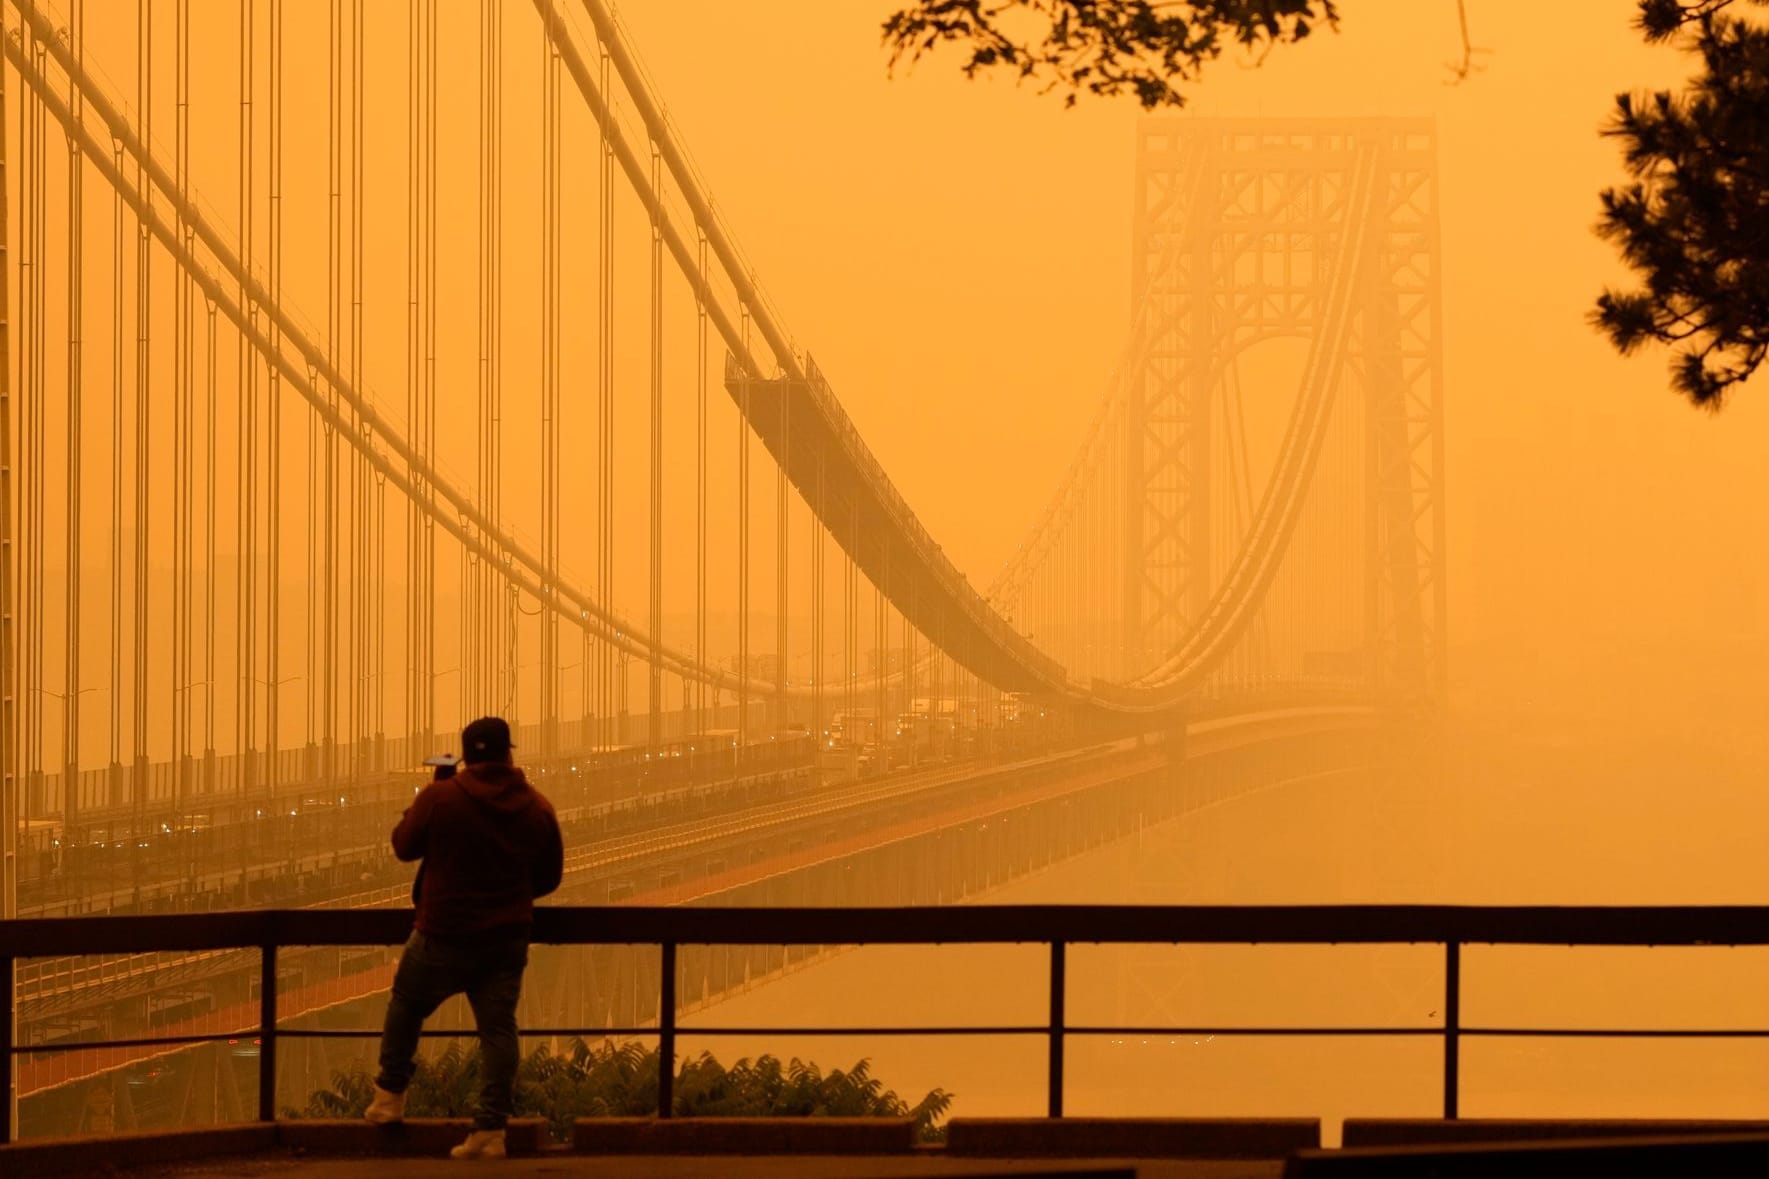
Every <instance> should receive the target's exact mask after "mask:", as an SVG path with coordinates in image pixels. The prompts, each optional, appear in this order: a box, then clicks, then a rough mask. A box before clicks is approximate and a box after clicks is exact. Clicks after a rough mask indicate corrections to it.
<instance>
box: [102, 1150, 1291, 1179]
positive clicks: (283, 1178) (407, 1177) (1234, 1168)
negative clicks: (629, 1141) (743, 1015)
mask: <svg viewBox="0 0 1769 1179" xmlns="http://www.w3.org/2000/svg"><path fill="white" fill-rule="evenodd" d="M1283 1169H1284V1165H1283V1164H1282V1163H1280V1162H1215V1161H1210V1162H1202V1161H1175V1160H1171V1159H1163V1160H1157V1161H1148V1160H1144V1161H1136V1160H1115V1161H1096V1160H1087V1159H1058V1160H1052V1159H1039V1160H1028V1159H1015V1160H1011V1161H1009V1160H994V1161H991V1160H989V1159H943V1158H910V1159H904V1158H879V1157H873V1158H853V1157H829V1158H825V1157H814V1156H807V1157H794V1158H788V1157H773V1158H739V1157H735V1156H731V1155H718V1156H703V1157H694V1156H685V1155H650V1156H630V1155H628V1156H607V1157H603V1158H584V1157H580V1156H577V1155H571V1154H560V1155H557V1156H555V1157H551V1158H544V1157H543V1158H527V1159H502V1160H498V1161H495V1162H491V1161H486V1160H478V1161H475V1162H454V1161H452V1160H449V1159H386V1158H360V1159H292V1158H289V1157H288V1156H286V1155H281V1156H252V1157H246V1158H233V1159H217V1160H212V1161H208V1162H203V1163H187V1164H184V1165H182V1166H178V1167H152V1168H141V1169H138V1170H119V1171H117V1172H115V1173H116V1174H117V1175H118V1176H119V1177H121V1176H129V1177H130V1179H167V1177H170V1176H186V1175H189V1176H204V1177H208V1179H224V1177H231V1176H239V1177H242V1179H244V1177H250V1179H420V1177H424V1176H432V1175H456V1174H460V1175H474V1176H487V1177H490V1176H511V1175H520V1176H557V1177H559V1179H629V1177H634V1176H643V1177H644V1179H702V1177H704V1176H718V1177H719V1179H921V1177H922V1176H927V1177H929V1179H932V1177H934V1176H971V1177H973V1179H982V1177H983V1176H992V1175H998V1176H1010V1175H1011V1176H1016V1177H1017V1176H1037V1175H1045V1176H1052V1177H1053V1179H1054V1177H1055V1176H1063V1175H1072V1176H1080V1175H1093V1176H1105V1175H1112V1176H1114V1177H1116V1176H1119V1175H1124V1174H1126V1173H1129V1174H1134V1175H1135V1176H1136V1179H1278V1176H1281V1175H1282V1174H1283Z"/></svg>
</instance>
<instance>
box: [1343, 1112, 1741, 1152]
mask: <svg viewBox="0 0 1769 1179" xmlns="http://www.w3.org/2000/svg"><path fill="white" fill-rule="evenodd" d="M1696 1134H1769V1121H1749V1122H1747V1121H1719V1120H1714V1121H1707V1120H1703V1121H1692V1120H1683V1119H1676V1120H1672V1119H1652V1120H1641V1119H1611V1118H1584V1119H1570V1118H1561V1119H1549V1118H1456V1119H1453V1120H1452V1119H1444V1118H1346V1119H1345V1130H1344V1133H1343V1135H1342V1137H1341V1142H1342V1144H1343V1145H1345V1146H1347V1147H1353V1146H1430V1145H1436V1144H1449V1143H1462V1142H1548V1141H1564V1140H1567V1139H1574V1138H1577V1139H1604V1138H1653V1137H1657V1138H1667V1137H1687V1136H1690V1135H1696Z"/></svg>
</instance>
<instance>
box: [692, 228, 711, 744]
mask: <svg viewBox="0 0 1769 1179" xmlns="http://www.w3.org/2000/svg"><path fill="white" fill-rule="evenodd" d="M696 254H697V260H698V262H699V264H700V284H699V286H698V288H697V290H696V292H695V298H694V312H695V319H696V325H695V359H694V384H695V407H696V408H695V427H694V462H695V474H694V666H695V668H696V669H697V670H698V671H699V672H700V675H701V677H702V678H701V679H699V680H698V681H696V683H695V686H694V732H695V734H696V735H699V734H702V733H705V732H706V730H707V723H706V679H705V676H706V383H707V377H706V366H707V365H708V364H709V363H710V362H711V360H712V358H711V356H709V355H708V348H707V334H706V329H707V322H706V298H705V291H706V281H707V278H706V273H707V272H706V230H705V229H704V228H703V229H701V230H700V231H699V234H698V241H697V243H696ZM715 703H716V701H715Z"/></svg>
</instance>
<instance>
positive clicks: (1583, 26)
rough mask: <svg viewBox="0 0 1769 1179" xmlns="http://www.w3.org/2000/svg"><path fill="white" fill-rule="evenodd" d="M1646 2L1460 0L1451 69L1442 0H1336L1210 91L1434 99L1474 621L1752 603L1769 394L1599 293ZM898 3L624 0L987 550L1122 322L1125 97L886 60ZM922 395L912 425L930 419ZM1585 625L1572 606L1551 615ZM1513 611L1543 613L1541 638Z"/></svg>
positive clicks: (1305, 98)
mask: <svg viewBox="0 0 1769 1179" xmlns="http://www.w3.org/2000/svg"><path fill="white" fill-rule="evenodd" d="M1633 7H1634V6H1633V4H1632V3H1631V2H1624V0H1609V2H1607V3H1603V4H1540V3H1535V2H1533V0H1471V3H1470V4H1469V9H1470V19H1471V22H1472V32H1473V37H1474V40H1475V42H1476V43H1477V44H1478V45H1481V46H1485V47H1488V48H1490V49H1491V50H1492V52H1491V53H1490V54H1489V55H1487V56H1486V57H1485V58H1484V59H1483V61H1484V65H1485V69H1484V70H1483V71H1482V72H1481V73H1479V74H1478V75H1476V76H1475V77H1473V78H1472V79H1470V80H1469V81H1468V82H1466V83H1464V84H1462V85H1460V86H1452V85H1449V84H1447V79H1448V72H1447V69H1446V67H1445V63H1446V62H1447V61H1449V60H1450V59H1452V58H1453V57H1454V56H1456V54H1457V51H1458V48H1459V43H1458V39H1457V35H1456V25H1455V13H1454V5H1453V4H1452V3H1451V0H1353V2H1351V3H1347V4H1345V5H1343V9H1344V20H1343V24H1342V28H1341V31H1340V32H1339V33H1338V34H1337V35H1331V36H1320V37H1317V38H1315V39H1313V40H1312V41H1310V42H1309V43H1307V44H1305V45H1302V46H1298V47H1286V48H1283V49H1280V50H1279V51H1277V52H1274V53H1273V54H1272V55H1271V57H1270V58H1269V60H1268V61H1267V63H1266V64H1265V65H1264V66H1263V67H1260V68H1250V66H1249V65H1248V64H1247V63H1246V62H1243V61H1235V60H1224V61H1222V62H1220V63H1218V64H1217V65H1215V66H1214V67H1213V68H1211V69H1210V71H1209V72H1208V73H1207V75H1206V77H1205V79H1204V81H1203V83H1202V84H1201V85H1198V86H1196V87H1194V88H1192V90H1191V91H1190V93H1191V96H1192V105H1191V110H1192V111H1193V112H1195V113H1197V114H1200V115H1217V116H1233V115H1255V114H1258V115H1266V116H1283V115H1287V114H1320V115H1331V114H1346V115H1364V114H1391V115H1433V116H1435V117H1436V118H1437V120H1438V129H1439V137H1440V148H1439V150H1440V158H1441V168H1442V174H1441V186H1442V187H1441V202H1442V210H1443V251H1444V262H1443V267H1444V307H1445V320H1446V330H1445V356H1446V363H1447V381H1446V407H1447V408H1446V413H1447V420H1448V446H1449V453H1448V459H1449V461H1448V472H1449V474H1448V479H1449V531H1450V561H1451V565H1450V586H1451V613H1452V618H1453V623H1452V625H1453V628H1454V638H1455V639H1456V641H1457V642H1458V643H1471V642H1480V641H1482V640H1485V639H1488V638H1494V637H1511V638H1514V639H1515V638H1521V637H1523V636H1536V635H1541V634H1546V633H1557V634H1563V635H1567V637H1569V638H1570V637H1573V636H1579V637H1580V638H1583V639H1588V640H1591V641H1594V642H1597V643H1599V644H1601V643H1604V642H1606V641H1608V636H1615V637H1616V639H1617V640H1619V639H1620V638H1621V636H1623V635H1625V634H1626V633H1628V632H1630V631H1635V630H1639V629H1648V630H1652V631H1657V632H1659V633H1662V634H1666V635H1669V634H1674V633H1679V632H1682V631H1685V630H1690V629H1693V630H1697V631H1712V632H1720V633H1724V632H1727V631H1731V630H1738V631H1745V632H1756V633H1761V632H1762V631H1763V630H1764V629H1765V628H1766V627H1769V576H1766V573H1769V570H1765V567H1764V561H1763V558H1762V557H1761V556H1760V551H1761V545H1760V544H1759V543H1757V542H1756V541H1755V540H1751V539H1746V538H1761V537H1762V536H1763V535H1764V533H1765V528H1766V527H1769V500H1766V497H1765V496H1764V494H1763V483H1762V478H1761V460H1760V456H1761V454H1762V452H1763V449H1764V443H1765V441H1766V440H1769V407H1765V406H1764V405H1762V404H1761V402H1762V397H1761V395H1760V393H1759V392H1758V389H1760V387H1761V386H1762V379H1761V378H1759V379H1758V380H1757V381H1756V382H1755V386H1756V388H1752V387H1747V388H1745V389H1743V390H1741V391H1740V392H1739V394H1738V395H1737V396H1736V397H1735V399H1734V404H1732V405H1731V406H1730V407H1729V408H1728V410H1727V411H1726V412H1725V413H1723V414H1721V415H1719V416H1717V417H1714V416H1709V415H1707V414H1703V413H1699V412H1695V411H1691V410H1689V409H1687V408H1685V407H1684V405H1682V404H1681V403H1680V402H1679V401H1678V400H1677V399H1676V398H1675V397H1674V396H1672V395H1671V394H1670V393H1669V392H1667V381H1666V374H1665V364H1666V362H1667V359H1668V358H1667V356H1666V355H1665V354H1663V353H1652V352H1649V353H1647V354H1645V355H1642V356H1639V357H1637V358H1634V359H1631V360H1622V359H1620V358H1618V357H1617V356H1616V355H1615V354H1614V353H1613V351H1612V350H1611V349H1610V347H1609V346H1608V344H1607V343H1605V342H1604V341H1602V340H1601V339H1599V338H1598V337H1597V336H1596V335H1595V334H1594V333H1593V332H1592V331H1591V330H1590V328H1589V327H1588V326H1587V325H1586V323H1585V315H1586V312H1587V311H1588V309H1589V308H1590V306H1591V303H1592V300H1593V299H1594V297H1595V295H1596V293H1597V292H1598V290H1599V289H1600V288H1601V286H1602V285H1603V284H1604V283H1605V282H1613V281H1616V280H1618V279H1619V278H1620V271H1619V267H1618V264H1617V263H1616V261H1615V260H1614V256H1613V251H1612V250H1611V248H1610V247H1609V246H1607V245H1605V244H1603V243H1601V242H1599V241H1598V240H1597V239H1596V238H1595V237H1594V236H1593V235H1592V233H1591V232H1590V230H1591V226H1592V225H1593V223H1594V222H1595V220H1596V215H1597V208H1598V205H1597V192H1598V191H1599V189H1600V188H1601V187H1603V186H1604V185H1606V184H1609V183H1613V182H1614V181H1615V180H1616V179H1617V178H1618V176H1619V168H1618V163H1617V159H1618V157H1617V151H1616V148H1615V145H1613V144H1612V143H1609V142H1607V141H1604V140H1602V139H1600V138H1599V136H1598V135H1597V130H1598V129H1599V128H1600V127H1601V126H1602V124H1603V123H1604V121H1605V120H1606V118H1607V116H1608V112H1609V110H1610V108H1611V105H1612V103H1613V98H1614V95H1615V93H1616V92H1617V91H1619V90H1622V89H1631V88H1632V89H1638V88H1645V87H1649V86H1664V85H1670V84H1674V83H1675V82H1676V81H1677V80H1678V79H1679V78H1680V77H1682V76H1683V75H1684V74H1685V73H1686V72H1687V71H1688V66H1689V62H1688V59H1687V58H1685V57H1684V56H1682V55H1680V54H1678V53H1676V52H1673V51H1670V50H1666V49H1654V48H1649V47H1647V46H1645V45H1644V44H1643V43H1642V42H1641V41H1640V39H1639V37H1638V35H1637V34H1636V33H1635V32H1634V31H1633V29H1632V28H1631V26H1630V21H1631V15H1632V12H1633ZM889 8H890V6H889V5H887V4H827V3H821V2H819V0H776V2H774V3H770V4H767V5H763V6H733V5H726V4H721V3H717V2H715V0H683V2H680V3H670V4H667V5H662V4H638V3H630V4H628V5H626V6H625V7H624V9H623V10H622V16H623V19H624V21H625V22H626V24H627V26H628V27H629V28H630V29H631V30H632V32H633V34H634V37H635V40H636V41H637V43H638V45H639V48H640V50H641V52H642V53H643V54H644V57H645V60H646V63H647V65H648V67H649V69H650V71H651V72H652V74H653V75H654V77H655V78H656V79H657V82H658V84H659V87H660V89H661V90H662V92H663V93H664V94H665V95H666V96H667V99H668V103H669V109H670V113H671V116H672V119H673V121H674V123H675V125H676V126H677V127H678V128H679V129H680V131H681V134H682V135H683V137H684V138H685V139H686V140H687V142H688V143H689V144H690V145H691V146H692V150H693V152H694V154H695V157H696V159H697V160H698V162H699V164H700V165H701V167H702V169H703V171H704V172H705V174H706V175H707V177H708V178H709V180H710V183H711V185H712V187H713V190H714V192H715V193H716V194H717V196H718V199H719V202H720V206H721V208H722V210H723V212H724V214H725V216H726V218H727V219H728V221H729V222H730V224H732V225H733V226H734V227H736V230H737V232H738V234H739V235H740V238H741V240H742V242H743V244H744V246H745V248H746V251H747V252H748V253H749V255H750V256H751V258H752V260H753V262H754V264H755V266H756V268H757V270H758V272H759V273H760V274H761V275H762V277H763V281H764V282H765V283H766V285H767V288H768V290H769V291H770V292H771V293H772V295H773V296H774V298H775V299H776V301H777V302H778V303H779V304H780V306H781V307H782V308H783V309H784V311H785V314H786V317H787V319H788V321H789V322H790V324H791V325H792V330H793V332H794V333H795V335H796V336H797V338H798V339H799V341H800V342H801V343H802V344H803V345H805V346H806V347H808V348H810V349H811V350H812V351H813V352H814V353H815V354H816V356H817V358H818V361H819V363H820V364H821V365H822V366H823V368H824V370H825V372H827V373H828V374H830V376H831V378H832V380H833V381H834V383H835V385H836V387H837V389H838V390H839V392H840V393H841V396H842V398H843V401H844V403H845V404H846V405H847V407H848V408H849V411H850V412H851V413H852V414H853V416H854V417H855V419H856V421H858V422H859V424H860V425H861V427H862V429H863V431H864V432H865V435H866V437H867V438H868V440H869V441H870V442H871V444H872V446H873V447H874V449H875V450H876V451H877V452H878V453H879V454H880V455H881V456H882V458H883V459H884V462H885V465H886V467H887V469H889V470H890V471H891V472H892V475H893V478H895V479H896V480H897V482H898V484H899V486H900V487H902V488H903V489H904V491H905V492H906V493H907V495H908V496H909V499H910V501H911V502H912V504H913V505H914V506H915V507H916V509H917V510H918V511H919V512H920V513H921V514H922V516H923V518H924V519H925V520H926V521H927V522H928V524H929V526H930V528H931V529H932V531H933V532H934V534H935V535H936V536H938V537H940V538H942V540H944V542H945V544H946V547H947V551H948V552H949V553H951V554H953V555H954V557H955V559H957V560H958V561H959V563H960V565H961V566H962V567H964V568H966V569H967V570H968V571H969V572H971V574H972V577H973V580H978V579H985V578H986V577H987V576H988V574H989V573H991V572H992V571H993V569H994V568H995V566H996V564H997V563H998V562H999V561H1001V560H1002V559H1004V557H1005V555H1006V554H1007V553H1008V552H1009V551H1011V549H1012V547H1013V545H1014V544H1015V543H1016V542H1017V540H1018V537H1019V535H1020V534H1021V532H1022V531H1023V528H1024V526H1025V525H1026V524H1027V523H1029V521H1030V520H1031V518H1032V516H1033V513H1034V512H1035V511H1036V509H1037V507H1038V506H1039V505H1040V504H1041V502H1042V497H1043V496H1044V495H1045V494H1046V493H1047V490H1048V489H1049V488H1050V487H1051V486H1052V485H1053V484H1054V481H1055V479H1056V478H1057V477H1058V476H1059V475H1060V473H1061V471H1062V470H1063V468H1064V467H1065V465H1066V464H1067V462H1068V459H1069V457H1070V454H1071V449H1072V445H1073V439H1074V438H1075V437H1076V434H1077V432H1078V431H1079V430H1080V429H1081V428H1083V427H1084V425H1085V423H1086V422H1087V420H1088V419H1089V415H1090V414H1091V412H1092V410H1093V407H1094V405H1095V404H1096V403H1097V401H1098V398H1099V394H1100V390H1101V388H1102V386H1103V384H1104V382H1105V380H1106V377H1107V375H1108V374H1109V371H1110V367H1111V364H1112V362H1113V360H1114V358H1115V357H1116V355H1117V351H1118V349H1119V348H1120V347H1121V345H1122V341H1123V336H1124V332H1125V324H1126V320H1127V317H1128V313H1129V307H1128V287H1129V283H1128V256H1129V249H1130V234H1129V207H1130V192H1131V183H1130V179H1131V168H1132V141H1131V133H1132V128H1133V126H1134V121H1135V119H1136V118H1137V115H1138V111H1137V110H1136V109H1135V106H1134V103H1132V102H1130V101H1128V100H1126V101H1117V102H1113V101H1099V100H1094V101H1084V102H1082V103H1081V104H1080V105H1078V106H1077V107H1075V108H1074V109H1072V110H1064V109H1063V107H1062V105H1061V102H1060V101H1059V100H1057V99H1055V98H1040V97H1038V96H1037V95H1036V93H1035V92H1034V91H1033V90H1032V89H1030V88H1022V87H1015V86H1014V85H1012V84H1011V83H1010V82H1008V81H1007V80H1005V79H1001V80H996V81H992V82H978V83H966V82H965V81H964V80H963V79H962V77H961V76H960V75H959V73H958V70H957V59H956V58H954V57H953V56H952V55H950V54H948V55H945V56H942V57H939V58H935V59H932V60H927V61H924V62H922V63H921V64H920V65H919V66H918V67H917V68H916V69H915V70H914V71H913V73H911V74H909V75H908V76H906V77H904V76H900V77H899V78H898V79H896V80H895V81H893V80H891V79H889V78H888V77H887V76H886V69H885V55H884V52H883V50H882V49H881V48H880V47H879V45H878V37H877V26H878V23H879V21H880V20H881V19H882V17H883V16H884V15H885V14H886V12H887V11H888V10H889ZM932 422H937V423H939V428H938V429H929V428H928V425H929V423H932ZM1567 628H1570V634H1569V633H1568V629H1567ZM1526 641H1527V640H1526Z"/></svg>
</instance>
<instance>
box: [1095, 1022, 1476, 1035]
mask: <svg viewBox="0 0 1769 1179" xmlns="http://www.w3.org/2000/svg"><path fill="white" fill-rule="evenodd" d="M1063 1030H1064V1031H1065V1032H1067V1033H1068V1034H1069V1035H1071V1036H1441V1035H1443V1025H1442V1024H1432V1025H1430V1026H1427V1027H1401V1026H1395V1025H1392V1024H1390V1025H1384V1026H1381V1027H1368V1028H1361V1027H1330V1028H1317V1027H1275V1028H1268V1027H1255V1026H1235V1027H1181V1028H1160V1027H1148V1028H1142V1027H1137V1028H1113V1027H1080V1026H1076V1025H1073V1024H1071V1025H1068V1026H1065V1027H1064V1028H1063Z"/></svg>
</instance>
